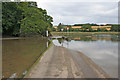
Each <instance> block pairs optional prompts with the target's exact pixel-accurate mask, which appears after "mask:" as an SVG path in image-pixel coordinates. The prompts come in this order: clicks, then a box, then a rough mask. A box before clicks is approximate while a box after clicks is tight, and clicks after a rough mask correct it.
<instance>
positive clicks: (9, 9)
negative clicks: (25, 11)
mask: <svg viewBox="0 0 120 80" xmlns="http://www.w3.org/2000/svg"><path fill="white" fill-rule="evenodd" d="M2 5H3V6H2V15H3V16H2V26H3V27H2V29H3V30H2V31H3V34H5V35H17V34H19V29H20V24H19V23H18V21H20V20H21V13H22V11H21V10H20V9H18V8H17V5H18V4H17V3H14V2H9V3H8V2H3V3H2Z"/></svg>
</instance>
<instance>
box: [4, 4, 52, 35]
mask: <svg viewBox="0 0 120 80" xmlns="http://www.w3.org/2000/svg"><path fill="white" fill-rule="evenodd" d="M2 9H3V13H2V14H3V20H2V21H3V23H2V24H3V34H7V35H16V34H21V35H24V36H25V35H26V34H27V35H29V34H41V35H43V36H44V35H45V34H46V30H47V29H48V30H50V28H52V23H51V22H53V18H52V17H51V16H49V15H47V11H46V10H43V9H41V8H37V4H36V2H9V3H8V2H5V3H3V8H2ZM48 27H49V28H48Z"/></svg>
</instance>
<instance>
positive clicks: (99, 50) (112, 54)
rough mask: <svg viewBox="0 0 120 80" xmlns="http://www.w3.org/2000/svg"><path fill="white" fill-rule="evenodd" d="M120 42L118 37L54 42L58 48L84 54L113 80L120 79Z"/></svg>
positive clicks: (71, 37)
mask: <svg viewBox="0 0 120 80" xmlns="http://www.w3.org/2000/svg"><path fill="white" fill-rule="evenodd" d="M118 42H119V39H118V36H117V35H83V36H82V35H80V36H69V37H68V38H61V39H54V40H53V43H54V44H55V45H57V46H63V47H66V48H69V49H73V50H77V51H80V52H82V53H84V54H85V55H87V56H88V57H90V58H91V59H92V60H93V61H94V62H95V63H96V64H98V65H99V66H100V67H101V68H102V69H103V70H104V71H105V72H106V73H108V74H109V75H110V76H111V77H113V78H117V77H118Z"/></svg>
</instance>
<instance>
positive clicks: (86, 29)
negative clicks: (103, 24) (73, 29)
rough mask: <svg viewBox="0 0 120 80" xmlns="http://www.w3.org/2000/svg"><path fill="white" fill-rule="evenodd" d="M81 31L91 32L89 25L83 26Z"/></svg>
mask: <svg viewBox="0 0 120 80" xmlns="http://www.w3.org/2000/svg"><path fill="white" fill-rule="evenodd" d="M82 30H83V31H92V28H91V25H90V24H85V25H83V26H82Z"/></svg>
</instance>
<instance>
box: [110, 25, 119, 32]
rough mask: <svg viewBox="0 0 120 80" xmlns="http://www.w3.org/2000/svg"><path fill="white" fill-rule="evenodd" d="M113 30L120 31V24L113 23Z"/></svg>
mask: <svg viewBox="0 0 120 80" xmlns="http://www.w3.org/2000/svg"><path fill="white" fill-rule="evenodd" d="M111 31H116V32H119V31H120V25H115V24H114V25H112V27H111Z"/></svg>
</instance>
